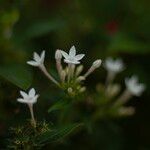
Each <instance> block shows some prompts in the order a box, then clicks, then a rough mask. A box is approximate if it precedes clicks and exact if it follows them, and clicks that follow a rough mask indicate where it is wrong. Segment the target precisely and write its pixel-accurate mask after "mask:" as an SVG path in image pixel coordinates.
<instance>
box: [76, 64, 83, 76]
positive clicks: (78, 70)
mask: <svg viewBox="0 0 150 150" xmlns="http://www.w3.org/2000/svg"><path fill="white" fill-rule="evenodd" d="M82 71H83V65H80V66H78V67H77V69H76V76H78V75H80V73H81V72H82Z"/></svg>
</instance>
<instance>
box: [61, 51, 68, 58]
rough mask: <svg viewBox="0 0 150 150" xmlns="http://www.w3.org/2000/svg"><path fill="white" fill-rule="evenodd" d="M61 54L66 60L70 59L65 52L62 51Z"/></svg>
mask: <svg viewBox="0 0 150 150" xmlns="http://www.w3.org/2000/svg"><path fill="white" fill-rule="evenodd" d="M61 54H62V55H63V56H64V57H65V59H68V57H69V55H68V54H67V53H66V52H65V51H61Z"/></svg>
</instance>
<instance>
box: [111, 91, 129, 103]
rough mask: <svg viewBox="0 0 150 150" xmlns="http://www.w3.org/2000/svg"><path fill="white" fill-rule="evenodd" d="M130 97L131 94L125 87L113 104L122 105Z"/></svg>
mask: <svg viewBox="0 0 150 150" xmlns="http://www.w3.org/2000/svg"><path fill="white" fill-rule="evenodd" d="M131 97H132V94H131V93H130V92H129V91H128V90H127V89H126V90H125V91H124V92H123V94H122V95H121V96H120V97H119V98H118V100H117V101H116V102H115V104H114V105H115V106H118V105H123V104H125V103H126V102H128V100H129V99H130V98H131Z"/></svg>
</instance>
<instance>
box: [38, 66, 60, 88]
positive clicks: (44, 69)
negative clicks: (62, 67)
mask: <svg viewBox="0 0 150 150" xmlns="http://www.w3.org/2000/svg"><path fill="white" fill-rule="evenodd" d="M39 68H40V70H41V71H42V72H43V73H44V74H45V76H46V77H47V78H48V79H49V80H51V81H52V82H53V83H55V84H56V85H57V86H59V83H58V82H57V81H56V80H55V79H54V78H53V77H52V76H51V75H50V74H49V73H48V71H47V70H46V68H45V66H44V65H42V66H40V67H39Z"/></svg>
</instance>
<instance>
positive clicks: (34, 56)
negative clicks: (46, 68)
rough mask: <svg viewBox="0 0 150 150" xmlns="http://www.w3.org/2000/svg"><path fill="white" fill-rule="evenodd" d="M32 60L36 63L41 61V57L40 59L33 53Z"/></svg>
mask: <svg viewBox="0 0 150 150" xmlns="http://www.w3.org/2000/svg"><path fill="white" fill-rule="evenodd" d="M33 58H34V60H35V61H37V62H39V61H40V60H41V57H40V56H39V55H38V54H37V53H36V52H34V54H33Z"/></svg>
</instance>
